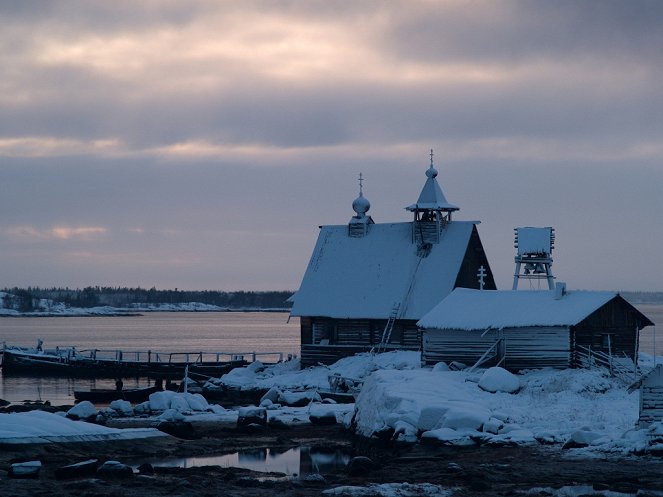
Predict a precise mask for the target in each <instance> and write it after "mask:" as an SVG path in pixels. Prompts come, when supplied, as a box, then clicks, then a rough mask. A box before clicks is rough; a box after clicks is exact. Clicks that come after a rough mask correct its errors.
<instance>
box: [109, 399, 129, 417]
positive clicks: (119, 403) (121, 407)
mask: <svg viewBox="0 0 663 497" xmlns="http://www.w3.org/2000/svg"><path fill="white" fill-rule="evenodd" d="M108 407H110V408H111V409H112V410H114V411H115V412H117V413H118V414H119V415H121V416H133V415H134V410H133V408H132V407H131V402H128V401H126V400H114V401H113V402H111V403H110V404H109V406H108Z"/></svg>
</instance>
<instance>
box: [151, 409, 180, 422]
mask: <svg viewBox="0 0 663 497" xmlns="http://www.w3.org/2000/svg"><path fill="white" fill-rule="evenodd" d="M157 419H159V421H170V422H175V423H176V422H181V421H184V420H185V419H186V416H184V414H182V413H181V412H180V411H178V410H177V409H171V408H168V409H166V410H165V411H163V412H162V413H161V414H160V415H159V417H158V418H157Z"/></svg>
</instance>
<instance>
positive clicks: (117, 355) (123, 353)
mask: <svg viewBox="0 0 663 497" xmlns="http://www.w3.org/2000/svg"><path fill="white" fill-rule="evenodd" d="M45 352H46V353H54V354H55V355H57V356H59V357H62V358H66V359H67V360H77V359H85V360H88V361H89V360H90V359H92V360H96V361H104V362H107V361H108V362H111V361H112V362H122V363H140V364H152V363H158V364H217V363H228V362H239V361H246V362H255V361H257V360H261V361H263V362H281V361H283V356H284V354H283V352H256V351H251V352H205V351H195V352H159V351H154V350H119V349H80V350H79V349H77V348H76V347H58V348H56V349H55V351H45Z"/></svg>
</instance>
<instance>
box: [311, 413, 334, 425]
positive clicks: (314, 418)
mask: <svg viewBox="0 0 663 497" xmlns="http://www.w3.org/2000/svg"><path fill="white" fill-rule="evenodd" d="M309 419H310V420H311V424H313V425H335V424H336V415H335V414H334V413H326V414H321V415H317V414H310V415H309Z"/></svg>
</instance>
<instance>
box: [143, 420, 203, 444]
mask: <svg viewBox="0 0 663 497" xmlns="http://www.w3.org/2000/svg"><path fill="white" fill-rule="evenodd" d="M154 427H155V428H156V429H157V430H159V431H162V432H164V433H168V435H172V436H174V437H177V438H182V439H184V440H193V439H195V438H198V435H197V434H196V430H195V429H194V427H193V425H192V424H191V423H190V422H188V421H159V422H158V423H156V425H154Z"/></svg>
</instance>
